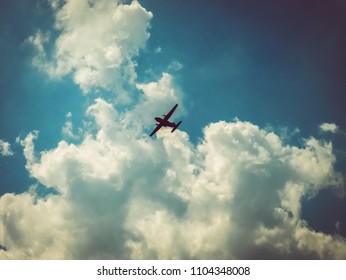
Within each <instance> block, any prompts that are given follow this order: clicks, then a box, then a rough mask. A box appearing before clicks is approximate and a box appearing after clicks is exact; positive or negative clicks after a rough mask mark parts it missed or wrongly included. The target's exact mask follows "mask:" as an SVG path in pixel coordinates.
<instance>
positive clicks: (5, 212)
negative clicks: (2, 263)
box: [0, 99, 346, 259]
mask: <svg viewBox="0 0 346 280" xmlns="http://www.w3.org/2000/svg"><path fill="white" fill-rule="evenodd" d="M88 113H89V114H90V115H91V116H92V117H93V118H94V119H95V122H96V125H97V133H96V134H95V135H92V134H90V135H88V136H86V137H85V138H84V140H83V141H82V143H81V144H80V145H75V144H70V143H67V142H65V141H61V142H60V143H59V145H58V146H57V147H56V148H55V149H52V150H50V151H44V152H41V153H40V156H39V157H38V158H35V157H34V151H33V140H34V138H35V135H36V134H33V133H31V134H29V135H28V136H27V137H26V138H25V139H24V140H22V142H21V143H22V144H23V145H24V151H26V152H25V156H26V158H27V161H28V165H27V168H28V170H29V171H30V175H31V176H32V177H34V178H36V179H37V180H38V181H39V183H41V184H43V185H44V186H46V187H54V188H55V189H56V190H57V191H58V192H59V194H54V195H53V194H51V195H49V196H48V197H45V198H40V197H37V196H38V195H37V194H35V192H31V193H29V192H28V193H24V194H21V195H14V194H5V195H3V196H2V197H1V199H0V204H1V208H0V209H2V210H1V231H2V232H1V234H0V236H1V241H0V244H2V246H4V247H6V248H7V250H6V251H4V250H3V251H0V255H1V258H34V259H36V258H38V259H41V258H43V259H45V258H62V259H66V258H67V259H75V258H77V259H94V258H96V259H98V258H100V259H108V258H133V259H148V258H149V259H151V258H159V259H171V258H173V259H181V258H183V259H185V258H187V259H189V258H192V259H200V258H203V259H211V258H212V259H215V258H216V259H219V258H220V259H223V258H226V259H228V258H236V259H237V258H245V259H247V258H251V259H253V258H259V259H262V258H327V259H329V258H332V259H333V258H337V259H340V258H341V259H343V258H345V257H346V254H345V252H346V240H345V239H344V238H342V237H340V236H337V235H335V236H331V235H326V234H323V233H318V232H315V231H313V230H312V229H309V227H308V226H307V224H306V222H305V221H304V220H302V219H301V200H302V198H303V197H306V196H311V195H314V194H316V193H317V192H318V191H319V190H321V189H322V188H326V187H334V188H338V187H341V184H342V178H341V177H340V175H339V174H338V173H336V172H335V171H334V169H333V165H334V162H335V157H334V155H333V151H332V148H331V145H330V143H324V142H320V141H318V140H317V139H314V138H311V139H309V140H307V141H306V143H305V146H304V147H302V148H298V147H295V146H287V145H286V146H285V145H284V144H283V142H282V140H281V139H280V137H279V136H277V135H276V134H274V133H272V132H268V131H265V130H263V129H260V128H259V127H258V126H256V125H253V124H251V123H248V122H242V121H239V120H236V121H235V122H231V123H227V122H217V123H213V124H210V125H209V126H207V127H206V128H205V129H204V137H203V140H202V141H201V142H200V143H199V144H198V145H197V146H194V145H193V144H191V143H190V141H189V138H188V135H187V134H186V133H185V132H182V131H177V132H176V133H174V134H171V133H170V132H169V131H168V130H165V129H163V130H162V131H159V133H158V139H157V140H154V141H152V140H150V139H148V137H147V136H144V135H143V134H142V135H137V134H135V133H131V131H130V130H129V129H124V127H122V125H121V123H122V119H121V116H120V114H119V113H118V112H116V111H115V109H114V108H113V107H112V105H111V104H109V103H107V102H106V101H104V100H102V99H98V100H96V102H95V104H93V105H92V106H90V107H89V109H88ZM115 120H117V121H115ZM42 221H44V222H42Z"/></svg>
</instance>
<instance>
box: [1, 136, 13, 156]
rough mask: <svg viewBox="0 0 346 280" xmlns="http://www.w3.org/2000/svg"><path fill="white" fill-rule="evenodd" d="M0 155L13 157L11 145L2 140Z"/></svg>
mask: <svg viewBox="0 0 346 280" xmlns="http://www.w3.org/2000/svg"><path fill="white" fill-rule="evenodd" d="M0 155H1V156H12V155H13V152H12V150H11V144H10V143H8V142H6V141H4V140H1V139H0Z"/></svg>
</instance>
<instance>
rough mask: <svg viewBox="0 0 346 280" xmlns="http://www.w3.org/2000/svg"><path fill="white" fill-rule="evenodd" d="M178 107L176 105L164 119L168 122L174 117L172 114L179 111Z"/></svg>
mask: <svg viewBox="0 0 346 280" xmlns="http://www.w3.org/2000/svg"><path fill="white" fill-rule="evenodd" d="M177 107H178V104H175V105H174V107H173V108H172V109H171V110H170V111H169V112H168V114H167V115H165V118H164V120H165V121H167V120H168V119H169V118H170V117H171V116H172V114H173V113H174V111H175V109H177Z"/></svg>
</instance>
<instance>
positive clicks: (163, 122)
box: [150, 104, 181, 137]
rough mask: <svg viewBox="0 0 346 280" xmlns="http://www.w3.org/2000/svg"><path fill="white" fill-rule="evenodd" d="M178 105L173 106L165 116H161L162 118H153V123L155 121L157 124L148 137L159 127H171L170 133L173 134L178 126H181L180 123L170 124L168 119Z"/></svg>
mask: <svg viewBox="0 0 346 280" xmlns="http://www.w3.org/2000/svg"><path fill="white" fill-rule="evenodd" d="M177 107H178V104H175V105H174V107H173V108H172V109H171V110H170V111H169V112H168V114H167V115H163V116H164V118H163V119H162V118H158V117H157V118H155V121H157V122H158V123H157V124H156V127H155V129H154V130H153V132H152V133H151V134H150V137H151V136H153V135H154V134H155V133H156V132H157V131H158V130H159V129H160V128H161V127H163V126H164V127H167V126H169V127H173V129H172V131H171V132H172V133H173V132H174V130H176V129H177V128H178V127H179V125H180V124H181V121H180V122H178V123H174V122H170V121H169V120H168V119H169V118H170V117H171V116H172V114H173V112H174V111H175V109H177Z"/></svg>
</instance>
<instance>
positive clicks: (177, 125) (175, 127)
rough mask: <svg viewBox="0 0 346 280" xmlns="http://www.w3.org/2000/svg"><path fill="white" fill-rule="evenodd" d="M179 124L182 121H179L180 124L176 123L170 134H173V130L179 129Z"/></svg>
mask: <svg viewBox="0 0 346 280" xmlns="http://www.w3.org/2000/svg"><path fill="white" fill-rule="evenodd" d="M181 122H182V121H180V122H178V123H177V124H176V125H175V126H174V128H173V129H172V131H171V132H172V133H173V132H174V130H176V129H177V128H178V127H179V125H180V124H181Z"/></svg>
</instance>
